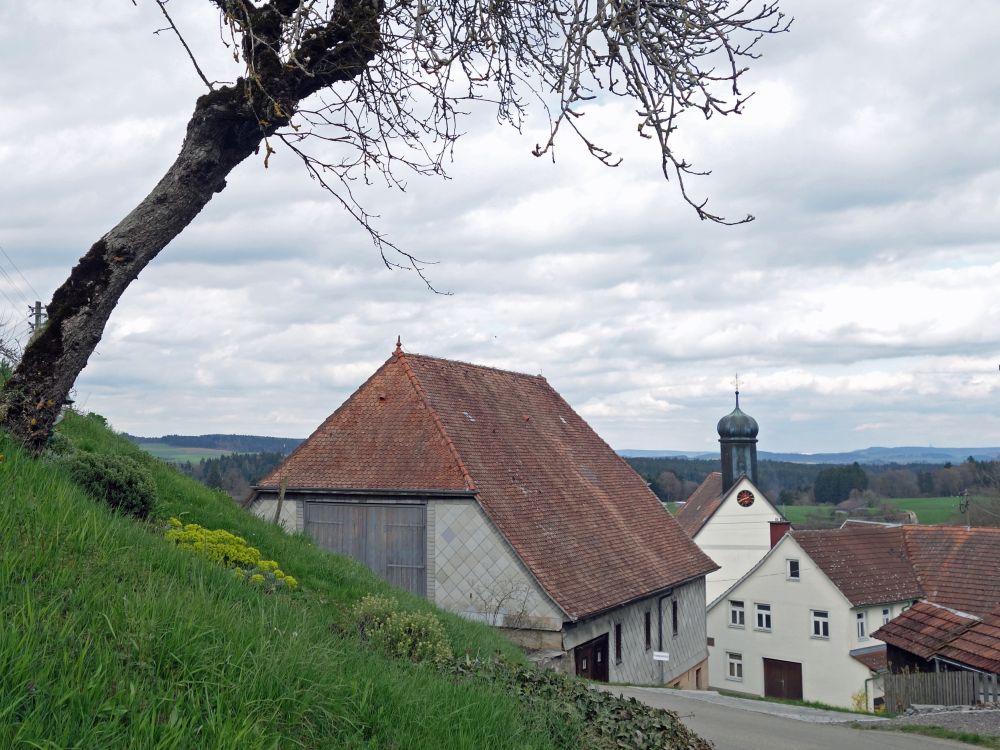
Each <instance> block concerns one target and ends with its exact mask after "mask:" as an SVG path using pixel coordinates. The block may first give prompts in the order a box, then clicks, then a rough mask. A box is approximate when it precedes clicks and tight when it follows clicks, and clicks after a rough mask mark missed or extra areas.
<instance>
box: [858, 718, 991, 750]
mask: <svg viewBox="0 0 1000 750" xmlns="http://www.w3.org/2000/svg"><path fill="white" fill-rule="evenodd" d="M853 726H854V727H855V728H856V729H882V730H885V731H889V732H906V733H907V734H919V735H923V736H924V737H937V738H939V739H943V740H956V741H958V742H964V743H966V744H967V745H976V746H978V747H989V748H997V749H1000V737H990V736H989V735H984V734H976V733H975V732H957V731H955V730H954V729H946V728H944V727H937V726H926V725H924V724H891V723H885V724H883V723H877V724H871V723H867V722H866V723H864V724H861V723H858V724H853Z"/></svg>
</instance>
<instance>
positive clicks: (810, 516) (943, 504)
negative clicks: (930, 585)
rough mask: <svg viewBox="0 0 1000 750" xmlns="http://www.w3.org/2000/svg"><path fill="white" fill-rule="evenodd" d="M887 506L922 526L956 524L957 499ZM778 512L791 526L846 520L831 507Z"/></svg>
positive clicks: (902, 501) (908, 501)
mask: <svg viewBox="0 0 1000 750" xmlns="http://www.w3.org/2000/svg"><path fill="white" fill-rule="evenodd" d="M884 502H885V503H886V504H887V505H889V506H891V507H893V508H896V509H899V510H912V511H913V512H914V513H916V514H917V520H918V521H919V522H920V523H921V524H924V525H928V524H938V523H957V522H959V520H960V519H959V518H958V498H954V497H912V498H894V499H887V500H885V501H884ZM778 510H780V511H781V513H782V515H784V516H785V518H787V519H788V520H789V521H791V522H792V525H795V524H802V523H806V522H807V521H810V520H815V519H816V518H820V519H824V520H837V521H841V522H843V521H844V520H846V519H847V515H846V514H844V513H834V510H833V506H831V505H786V506H780V507H779V508H778Z"/></svg>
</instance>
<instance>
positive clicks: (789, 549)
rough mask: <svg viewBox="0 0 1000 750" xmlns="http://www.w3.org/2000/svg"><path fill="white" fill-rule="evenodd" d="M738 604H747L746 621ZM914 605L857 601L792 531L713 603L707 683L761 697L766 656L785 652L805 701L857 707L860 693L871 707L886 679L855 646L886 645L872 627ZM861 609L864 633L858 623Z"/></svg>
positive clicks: (783, 655)
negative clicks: (793, 569) (761, 608)
mask: <svg viewBox="0 0 1000 750" xmlns="http://www.w3.org/2000/svg"><path fill="white" fill-rule="evenodd" d="M790 561H794V562H796V563H797V566H798V578H793V577H790V575H789V572H790V570H789V568H790ZM737 604H742V608H743V618H742V619H743V623H742V625H741V624H739V619H740V618H739V615H738V611H739V607H738V606H737ZM909 604H910V601H905V602H886V603H883V604H878V605H873V606H866V607H854V606H852V605H851V602H850V601H849V600H848V599H847V598H846V597H845V596H844V595H843V594H842V593H841V591H840V589H838V588H837V587H836V586H835V585H834V584H833V582H832V581H831V580H830V579H829V578H828V577H827V576H826V574H825V573H824V572H823V571H822V570H821V569H820V568H819V567H818V566H817V565H816V564H815V563H814V562H813V561H812V559H811V558H810V557H809V556H808V555H807V554H806V553H805V551H804V550H803V549H802V547H801V546H800V545H799V544H798V543H797V542H796V541H795V539H794V538H793V537H792V536H789V535H786V536H785V537H784V538H783V539H782V540H781V541H780V542H778V544H777V545H775V547H774V549H773V550H772V551H771V552H770V553H769V554H768V555H767V556H766V557H765V558H764V559H763V560H762V561H761V562H760V564H759V565H758V566H757V567H756V568H754V569H753V570H752V571H751V572H750V573H749V575H747V576H746V577H745V578H744V579H743V580H741V581H739V582H738V583H737V584H736V585H735V586H733V587H732V588H731V589H730V590H728V591H726V592H724V593H723V595H722V596H720V597H719V598H718V599H717V600H715V601H713V602H712V603H711V604H710V605H709V609H708V637H709V639H710V641H712V640H713V639H714V645H713V646H710V647H709V684H710V685H711V686H712V687H713V688H718V689H724V690H733V691H738V692H741V693H748V694H751V695H760V696H763V695H764V666H763V660H764V659H779V660H782V661H788V662H797V663H799V664H801V665H802V698H803V700H806V701H819V702H822V703H828V704H830V705H833V706H842V707H844V708H852V707H855V697H856V696H857V695H858V694H859V693H860V694H861V695H863V696H864V700H865V703H866V705H867V706H868V709H869V710H871V709H872V707H873V701H874V699H875V698H876V697H880V696H881V694H882V693H881V689H880V686H879V685H878V684H876V682H877V681H875V680H871V678H872V677H873V675H872V673H871V671H870V670H869V669H868V667H866V666H865V665H864V664H862V663H861V662H859V661H858V660H857V659H855V658H853V657H852V656H851V655H850V652H851V651H853V650H857V649H865V648H870V647H873V646H880V645H882V642H881V641H879V640H877V639H875V638H872V637H871V636H870V635H869V634H870V633H871V632H872V631H874V630H877V629H878V628H879V627H881V626H882V624H883V622H884V621H885V620H884V618H885V617H889V618H892V617H895V616H896V615H898V614H899V613H900V612H902V610H903V608H904V607H906V606H908V605H909ZM758 605H766V606H769V607H770V621H769V625H770V627H769V628H767V627H758V625H759V624H767V622H766V620H765V622H764V623H761V622H760V621H759V620H758V617H757V614H758ZM734 610H735V612H736V613H737V614H735V615H734ZM823 613H825V614H826V617H825V618H824V617H823V616H822V615H823ZM859 615H860V616H861V619H862V621H863V622H864V634H863V635H861V634H860V633H859V630H858V621H859ZM762 619H764V618H762ZM734 620H735V622H734ZM824 621H825V623H826V624H825V626H824V624H823V623H824ZM736 655H738V656H739V660H738V661H739V664H740V667H739V669H737V668H736V667H735V662H736V660H735V659H734V656H736Z"/></svg>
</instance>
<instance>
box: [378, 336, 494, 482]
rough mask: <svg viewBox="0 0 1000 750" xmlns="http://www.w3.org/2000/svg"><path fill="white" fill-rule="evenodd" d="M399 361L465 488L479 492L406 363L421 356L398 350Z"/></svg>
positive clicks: (395, 355) (396, 357) (411, 369)
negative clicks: (453, 461) (460, 475)
mask: <svg viewBox="0 0 1000 750" xmlns="http://www.w3.org/2000/svg"><path fill="white" fill-rule="evenodd" d="M392 356H393V357H394V358H395V359H396V360H397V361H399V362H401V363H402V365H403V372H405V373H406V377H407V379H408V380H409V381H410V384H411V385H412V386H413V390H414V391H416V393H417V396H418V397H419V398H420V400H421V401H422V402H423V404H424V407H426V409H427V411H428V412H429V413H430V415H431V419H432V420H434V424H435V425H436V426H437V428H438V431H439V432H440V433H441V437H443V438H444V442H445V444H446V445H447V446H448V451H449V452H450V453H451V455H452V457H453V458H454V459H455V463H456V464H458V468H459V471H461V472H462V478H463V479H464V480H465V486H466V488H467V489H468V490H471V491H473V492H476V491H478V489H479V488H478V487H476V482H475V480H474V479H473V478H472V475H471V474H470V473H469V469H468V468H467V467H466V465H465V462H464V461H463V460H462V457H461V455H459V453H458V448H456V447H455V443H454V442H453V441H452V439H451V436H450V435H449V434H448V430H447V429H445V426H444V422H442V421H441V417H440V416H438V413H437V411H436V410H435V409H434V407H433V406H431V402H430V399H429V398H427V393H426V392H425V391H424V388H423V386H422V385H420V380H419V379H418V378H417V374H416V373H415V372H413V368H411V367H410V363H409V362H407V361H406V358H407V357H408V356H417V357H419V356H421V355H419V354H417V355H407V354H406V353H405V352H403V350H402V349H398V350H397V351H396V352H394V353H393V355H392ZM426 359H437V358H436V357H426ZM445 361H448V360H445Z"/></svg>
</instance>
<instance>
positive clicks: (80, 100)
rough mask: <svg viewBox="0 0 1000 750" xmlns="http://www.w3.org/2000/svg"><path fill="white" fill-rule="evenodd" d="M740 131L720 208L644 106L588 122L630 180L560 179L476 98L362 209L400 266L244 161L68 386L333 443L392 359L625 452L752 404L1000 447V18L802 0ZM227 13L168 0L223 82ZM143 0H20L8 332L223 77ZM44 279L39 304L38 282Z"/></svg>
mask: <svg viewBox="0 0 1000 750" xmlns="http://www.w3.org/2000/svg"><path fill="white" fill-rule="evenodd" d="M783 5H784V7H785V8H786V10H787V11H788V12H790V13H792V14H793V15H794V16H795V17H796V20H795V23H794V25H793V29H792V32H791V33H790V34H787V35H784V36H782V37H776V38H770V39H767V40H765V42H764V44H763V47H762V48H761V49H762V51H763V53H764V56H763V58H762V59H761V60H759V61H757V63H756V64H755V65H754V67H753V68H752V70H751V72H750V73H749V74H748V77H747V79H746V83H745V84H744V88H750V89H752V90H755V91H756V92H757V93H756V96H755V97H754V98H753V99H752V100H751V102H750V104H749V105H748V107H747V109H746V113H745V114H744V115H743V116H741V117H737V118H730V119H727V120H719V119H713V120H712V121H711V122H709V123H706V122H705V121H704V120H703V119H700V118H697V117H694V116H690V117H686V118H684V121H683V122H682V124H681V133H680V139H679V143H680V144H682V145H683V147H684V149H686V151H685V153H687V154H688V155H690V158H692V160H694V161H695V162H696V164H697V165H698V166H701V167H704V168H710V169H712V170H713V174H712V176H711V177H709V178H706V179H702V180H700V181H698V182H696V183H694V184H693V186H692V187H693V190H694V191H696V192H697V193H698V194H704V195H708V196H710V197H711V201H712V202H711V207H714V208H715V209H716V210H717V211H720V212H722V213H724V214H726V215H729V216H733V217H735V216H739V215H741V214H744V213H747V212H750V213H753V214H754V215H755V216H757V217H758V218H757V220H756V221H755V222H753V223H752V224H749V225H745V226H739V227H719V226H712V225H709V224H707V223H704V222H700V221H698V219H697V217H696V216H695V214H694V212H693V211H692V210H691V209H690V208H689V207H688V206H686V205H685V204H683V203H682V201H681V200H680V197H679V195H678V193H677V191H676V188H675V186H674V185H672V184H667V183H665V182H664V181H663V179H662V176H661V175H660V173H659V171H658V164H657V154H656V153H655V151H654V150H651V147H650V145H649V144H648V143H647V142H645V141H642V140H641V139H639V138H637V137H636V135H635V124H636V120H635V116H634V114H633V113H632V112H631V109H630V107H629V106H627V104H616V103H607V104H603V105H601V106H598V107H595V108H594V109H593V110H592V111H590V112H589V113H588V114H587V115H586V117H587V118H589V119H588V122H589V123H590V125H591V128H592V129H593V131H594V132H596V133H600V134H603V135H604V137H605V140H606V141H607V142H610V143H611V144H613V145H614V146H615V147H616V148H617V149H618V151H619V152H620V153H621V154H622V155H623V156H624V159H625V161H624V163H623V164H622V166H620V167H618V168H617V169H608V168H605V167H602V166H601V165H599V164H597V163H596V162H593V161H592V160H589V158H588V157H586V156H585V155H584V154H583V153H581V148H579V147H578V146H577V145H576V144H574V143H573V142H572V141H570V140H566V141H565V142H563V143H561V144H560V147H559V150H558V151H557V158H556V163H555V164H553V163H552V162H551V161H549V160H547V159H536V158H535V157H533V156H532V155H531V149H532V148H533V146H534V145H535V143H536V142H537V141H539V140H542V139H543V138H544V135H545V131H544V123H543V122H542V121H541V120H540V119H535V120H529V121H528V123H527V125H526V128H525V132H524V134H523V135H518V134H517V133H516V132H513V131H511V130H509V129H508V130H503V129H501V128H499V127H498V126H497V125H496V124H495V122H493V120H492V119H491V117H490V116H489V113H488V112H487V111H486V110H483V111H482V112H480V113H479V114H478V115H476V116H474V117H473V118H471V119H470V120H469V122H468V123H467V126H466V130H467V131H468V135H467V136H466V137H465V138H463V139H462V140H461V141H460V143H459V145H458V147H457V150H456V158H455V163H454V164H453V165H452V167H451V169H450V174H451V177H452V178H453V179H451V180H450V181H442V180H440V179H436V178H414V179H412V180H410V182H409V189H408V191H407V192H406V193H399V192H392V191H388V190H386V189H383V188H382V187H375V188H373V189H371V190H368V191H367V192H365V193H364V195H363V199H364V201H365V202H366V204H367V206H368V207H369V208H370V209H371V210H373V211H375V212H377V213H379V214H381V219H380V228H381V229H383V230H384V231H386V232H387V233H388V234H389V235H390V236H391V237H392V238H393V239H394V240H396V241H397V242H398V243H400V244H401V245H403V246H404V247H406V248H407V249H410V250H412V251H413V252H414V253H415V254H417V255H418V256H421V257H424V258H428V259H431V260H435V261H437V262H438V264H437V265H435V266H433V267H431V268H429V275H430V277H431V279H432V280H433V282H434V283H435V285H436V286H437V287H438V288H440V289H443V290H447V291H450V292H452V293H453V294H452V295H450V296H441V295H434V294H431V293H429V292H428V291H427V290H426V289H425V287H424V285H423V284H422V283H421V282H420V280H419V278H417V277H415V276H414V275H413V274H412V273H405V272H399V271H395V272H390V271H388V270H386V269H385V267H384V266H383V265H382V264H381V262H380V259H379V256H378V253H377V252H376V251H375V250H374V249H373V247H372V246H371V244H370V243H369V242H368V240H367V239H366V238H365V236H364V235H363V234H362V233H361V232H360V231H359V229H358V228H357V227H356V226H355V225H353V224H352V222H351V220H350V219H349V218H348V217H347V216H346V215H345V213H344V212H343V211H342V210H341V209H340V208H339V207H338V206H337V205H336V204H335V203H334V202H333V201H332V200H330V199H329V198H328V196H326V195H325V194H324V193H323V192H321V191H320V190H319V189H318V188H317V187H316V186H315V184H314V183H312V182H311V181H310V180H309V179H308V177H307V176H306V175H305V174H304V173H303V171H302V168H301V165H300V164H297V163H296V162H295V160H294V158H293V157H292V156H291V155H290V154H288V153H286V152H282V151H279V152H278V154H277V155H276V156H274V157H272V159H271V163H270V168H269V169H267V170H266V171H265V169H264V167H263V164H262V160H261V159H260V158H256V159H255V158H251V159H250V160H248V161H247V162H245V163H244V164H243V165H241V166H240V167H239V168H237V170H236V171H235V172H234V173H233V174H232V175H231V178H230V180H229V187H228V188H227V189H226V190H225V191H224V192H222V193H221V194H219V195H218V196H216V197H215V199H214V200H213V201H212V202H211V203H210V204H209V206H208V207H207V208H206V209H205V210H204V211H203V212H202V214H201V215H200V216H199V217H198V218H197V219H196V220H195V222H194V223H193V224H192V225H191V226H190V227H189V228H188V229H187V230H186V231H185V232H184V233H183V234H182V235H181V236H180V237H178V238H177V239H176V240H175V241H174V242H173V243H172V244H171V245H170V246H168V247H167V249H166V250H164V252H163V253H162V254H161V256H160V257H159V258H158V259H157V260H156V261H155V262H154V263H153V264H152V265H150V267H149V268H148V269H147V270H146V271H144V272H143V273H142V275H141V276H140V277H139V280H138V281H137V282H136V283H135V284H133V285H132V287H131V288H130V289H129V291H128V292H127V293H126V295H125V297H124V299H123V300H122V303H121V305H120V306H119V308H118V310H117V311H116V312H115V314H114V316H113V317H112V319H111V321H110V323H109V326H108V329H107V331H106V334H105V337H104V340H103V341H102V342H101V344H100V346H99V348H98V351H97V354H96V355H95V356H94V357H93V358H92V360H91V363H90V365H89V366H88V367H87V369H86V370H85V371H84V373H83V375H82V377H81V378H80V380H79V381H78V384H77V399H78V402H79V403H80V404H81V405H82V406H83V407H85V408H86V409H88V410H92V411H96V412H99V413H101V414H104V415H106V416H107V417H108V418H109V419H110V420H111V422H112V424H113V425H114V426H115V427H116V428H118V429H121V430H126V431H128V432H132V433H136V434H142V435H159V434H164V433H171V432H176V433H184V434H200V433H208V432H222V433H257V434H269V435H282V436H295V437H301V436H305V435H307V434H308V433H309V432H311V431H312V430H313V429H314V428H315V427H316V426H317V425H318V424H319V422H320V421H321V420H322V419H323V418H325V417H326V416H327V415H328V414H329V413H330V412H331V411H333V410H334V409H335V408H336V407H337V406H338V405H339V404H340V403H341V402H342V401H343V400H344V399H345V398H346V397H347V396H348V395H349V394H350V393H351V392H352V391H353V390H354V389H355V388H356V387H357V386H358V385H360V384H361V383H362V382H363V381H364V380H365V379H366V378H367V377H368V375H369V374H371V372H373V371H374V370H375V369H376V368H377V367H378V366H379V365H380V364H381V363H382V362H383V361H384V360H385V359H386V358H387V357H388V356H389V355H390V353H391V352H392V349H393V346H394V344H395V341H396V336H397V335H399V336H401V337H402V341H403V346H404V348H405V349H406V350H407V351H410V352H417V353H423V354H431V355H436V356H441V357H449V358H457V359H462V360H466V361H470V362H475V363H479V364H487V365H492V366H497V367H503V368H508V369H513V370H518V371H522V372H529V373H542V374H543V375H545V377H546V378H547V379H548V380H549V382H550V383H551V384H552V385H553V386H554V387H555V388H556V389H557V390H558V391H559V392H560V393H562V395H563V396H564V397H565V398H566V399H567V400H568V401H569V402H570V404H571V405H572V406H573V407H574V408H576V409H577V411H579V412H580V413H581V414H582V415H583V417H584V418H586V419H587V420H588V421H589V422H590V423H591V424H592V425H593V426H594V427H595V429H597V431H598V432H599V433H600V434H601V435H602V436H603V437H604V438H605V440H607V441H608V442H609V443H610V444H611V445H612V446H613V447H615V448H619V449H621V448H647V449H688V450H713V449H714V448H713V446H715V445H716V440H717V435H716V433H715V425H716V422H717V420H718V419H719V417H721V416H722V415H724V414H726V413H727V412H728V411H730V409H731V408H732V400H733V396H732V386H731V380H732V379H733V373H734V372H736V371H739V373H740V378H741V380H742V381H743V382H744V385H743V388H742V395H741V404H742V406H743V407H744V409H745V410H746V411H747V412H748V413H750V414H752V415H753V416H755V417H756V418H757V420H758V422H760V425H761V432H760V442H759V447H760V448H761V449H762V450H781V451H802V452H817V451H829V450H849V449H853V448H861V447H866V446H871V445H937V446H946V445H951V446H988V445H993V446H995V445H1000V417H998V409H997V397H998V395H1000V374H998V369H997V366H998V363H1000V291H998V290H1000V66H997V65H996V64H995V56H996V49H997V48H998V46H1000V4H998V3H996V2H995V0H963V2H961V3H949V4H945V5H942V4H941V3H940V2H930V1H929V0H907V1H906V2H903V0H891V1H887V2H877V1H874V0H873V1H871V2H864V3H862V2H856V3H846V4H845V3H843V2H835V1H834V0H787V1H786V2H784V3H783ZM210 6H211V4H210V3H208V2H204V1H201V0H200V1H199V2H191V0H174V2H172V3H171V5H170V7H171V8H172V9H173V11H174V14H175V17H176V18H177V20H178V22H179V23H180V24H181V27H182V30H183V31H184V32H185V34H186V35H187V37H188V40H189V42H191V44H192V46H193V47H194V49H195V50H196V53H197V55H198V57H199V59H200V61H201V62H202V64H203V65H204V66H205V67H206V68H207V70H208V73H209V76H210V77H211V78H217V79H225V78H227V77H231V75H232V70H231V67H230V66H227V54H228V53H227V52H226V51H225V50H224V49H222V48H221V47H220V45H219V43H218V39H217V34H216V32H217V21H216V19H215V17H214V15H213V13H212V12H211V7H210ZM160 26H162V23H161V20H160V18H159V16H158V13H157V11H156V7H155V5H154V4H153V3H152V2H151V0H139V2H138V7H134V6H133V4H132V3H131V2H129V1H128V0H93V2H87V3H80V2H77V1H75V0H73V1H68V0H52V1H51V2H45V3H39V2H29V1H27V0H4V2H3V3H2V5H0V103H2V104H0V108H2V109H0V112H2V117H0V246H2V247H3V249H4V250H5V251H6V252H7V254H8V255H9V256H10V258H11V259H12V260H13V262H14V263H15V264H16V265H17V267H18V268H19V269H20V270H21V271H22V272H23V274H24V276H25V277H26V279H27V282H28V284H27V285H26V284H25V283H24V282H22V281H21V280H20V278H19V277H18V276H17V275H16V274H15V273H13V272H12V271H11V268H10V265H9V264H8V263H7V261H6V259H5V258H4V257H3V256H2V255H0V268H3V269H6V270H7V272H8V273H9V274H10V278H9V279H8V278H5V277H4V276H3V275H2V274H0V292H2V294H0V319H3V318H6V319H8V320H10V321H12V323H13V325H14V326H15V328H16V330H18V332H21V331H23V329H24V325H23V320H24V313H25V310H24V309H23V303H24V301H25V300H33V299H35V297H36V291H37V294H38V295H39V296H40V297H41V298H42V301H43V302H47V301H48V300H49V299H50V297H51V294H52V291H53V290H54V289H55V288H56V286H58V285H59V284H60V283H61V282H62V281H63V280H64V279H65V277H66V275H67V273H68V272H69V269H70V268H71V267H72V265H73V264H74V263H75V262H76V260H77V259H78V258H79V257H80V256H81V255H82V254H83V253H84V252H86V250H87V249H88V248H89V246H90V245H91V244H92V243H93V242H94V241H95V240H96V239H97V238H99V237H100V236H101V235H102V234H103V233H104V232H106V231H107V230H108V229H110V228H111V227H112V226H114V225H115V224H116V223H117V222H118V221H119V220H120V219H121V218H122V217H123V216H124V215H125V214H126V213H127V212H128V211H129V210H131V208H132V207H133V206H134V205H135V204H136V203H137V202H138V200H140V199H141V198H142V196H144V195H145V193H146V192H148V190H149V189H150V188H151V187H152V186H153V185H154V184H155V182H156V181H157V180H158V179H159V177H160V176H161V175H162V173H163V172H164V170H165V169H166V168H167V167H168V166H169V164H170V162H171V161H172V160H173V158H174V156H175V155H176V153H177V151H178V149H179V146H180V143H181V139H182V136H183V133H184V126H185V123H186V121H187V118H188V117H189V115H190V113H191V110H192V108H193V102H194V99H195V97H197V96H198V95H199V94H201V93H202V90H203V88H204V87H203V84H202V83H201V82H200V81H199V79H198V78H197V77H196V75H195V73H194V71H193V69H192V68H191V66H190V64H189V63H188V61H187V59H186V57H185V55H184V52H183V50H182V49H181V48H180V46H179V45H178V43H177V42H176V40H175V39H173V38H172V37H170V36H169V35H167V34H161V35H159V36H154V34H153V32H154V31H155V30H156V29H157V28H159V27H160ZM29 285H30V286H29Z"/></svg>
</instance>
